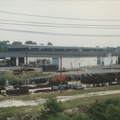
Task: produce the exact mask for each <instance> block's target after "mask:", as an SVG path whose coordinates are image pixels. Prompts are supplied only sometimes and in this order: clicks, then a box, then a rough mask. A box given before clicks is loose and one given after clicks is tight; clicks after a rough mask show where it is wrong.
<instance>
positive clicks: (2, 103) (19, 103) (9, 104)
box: [0, 90, 120, 107]
mask: <svg viewBox="0 0 120 120" xmlns="http://www.w3.org/2000/svg"><path fill="white" fill-rule="evenodd" d="M118 93H120V90H114V91H101V92H91V93H87V94H82V95H81V94H78V95H73V96H58V97H57V100H59V101H61V102H64V101H67V100H72V99H76V98H85V97H92V96H103V95H111V94H118ZM44 102H45V99H43V98H39V99H37V100H35V101H33V100H32V101H22V100H15V99H11V100H4V101H0V107H13V106H16V107H19V106H28V105H30V106H37V105H39V104H43V103H44Z"/></svg>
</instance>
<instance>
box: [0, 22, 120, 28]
mask: <svg viewBox="0 0 120 120" xmlns="http://www.w3.org/2000/svg"><path fill="white" fill-rule="evenodd" d="M0 24H7V25H20V26H35V27H58V28H89V29H120V28H118V26H119V27H120V25H118V26H117V28H116V25H114V26H113V27H110V26H112V25H110V26H107V27H103V25H101V26H100V25H98V26H97V25H88V26H87V25H79V26H65V25H64V26H60V25H57V26H56V25H44V24H42V25H40V24H25V23H24V24H21V23H5V22H0ZM91 26H93V27H91Z"/></svg>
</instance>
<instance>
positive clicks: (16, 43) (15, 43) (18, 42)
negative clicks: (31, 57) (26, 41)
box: [12, 41, 22, 45]
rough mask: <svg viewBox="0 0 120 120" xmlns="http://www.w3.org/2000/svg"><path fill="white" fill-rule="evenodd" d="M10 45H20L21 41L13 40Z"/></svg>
mask: <svg viewBox="0 0 120 120" xmlns="http://www.w3.org/2000/svg"><path fill="white" fill-rule="evenodd" d="M12 45H22V42H20V41H14V42H13V43H12Z"/></svg>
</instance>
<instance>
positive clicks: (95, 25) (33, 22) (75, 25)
mask: <svg viewBox="0 0 120 120" xmlns="http://www.w3.org/2000/svg"><path fill="white" fill-rule="evenodd" d="M0 21H10V22H20V23H34V24H48V25H49V24H50V25H71V26H115V27H117V26H120V25H110V24H109V25H92V24H73V23H72V24H67V23H64V24H63V23H49V22H47V23H46V22H31V21H20V20H6V19H0Z"/></svg>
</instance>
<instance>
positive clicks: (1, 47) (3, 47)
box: [0, 40, 53, 52]
mask: <svg viewBox="0 0 120 120" xmlns="http://www.w3.org/2000/svg"><path fill="white" fill-rule="evenodd" d="M24 44H33V45H38V44H37V43H36V42H34V41H31V40H28V41H25V43H24ZM9 45H23V43H22V42H20V41H14V42H12V44H11V43H10V41H9V40H3V41H0V52H5V51H7V48H8V46H9ZM40 45H44V44H43V43H41V44H40ZM47 45H53V44H52V43H51V42H48V43H47Z"/></svg>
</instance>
